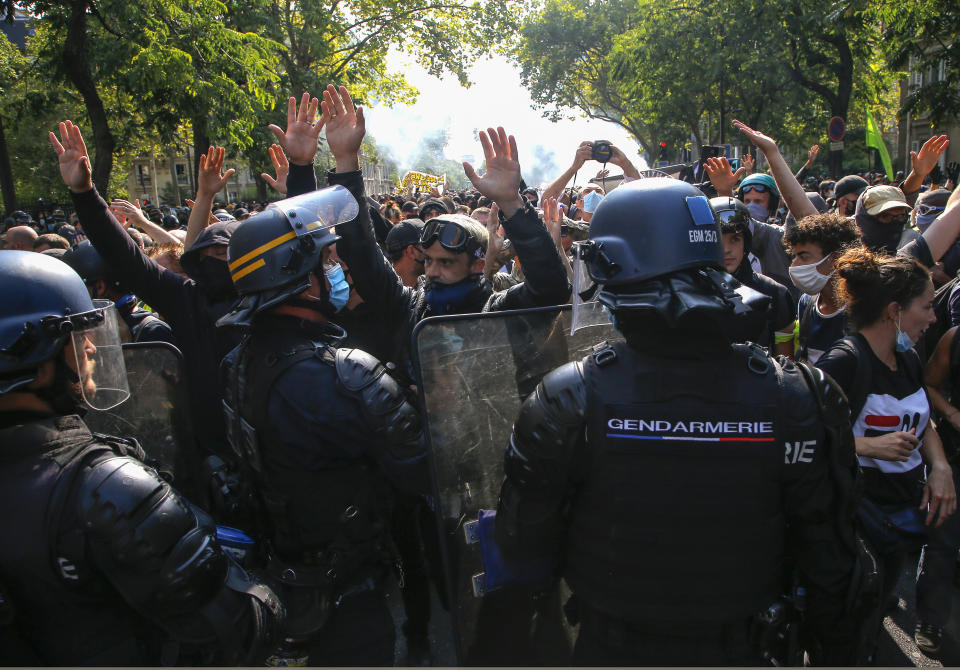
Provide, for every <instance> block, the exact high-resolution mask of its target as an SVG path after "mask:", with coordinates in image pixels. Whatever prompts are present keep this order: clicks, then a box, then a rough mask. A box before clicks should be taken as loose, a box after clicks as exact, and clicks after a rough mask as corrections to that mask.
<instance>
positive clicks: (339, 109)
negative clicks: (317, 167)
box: [320, 84, 367, 172]
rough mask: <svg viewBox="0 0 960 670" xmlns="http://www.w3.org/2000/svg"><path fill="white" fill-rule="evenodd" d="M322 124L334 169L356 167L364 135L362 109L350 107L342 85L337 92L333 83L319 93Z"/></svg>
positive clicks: (365, 130) (351, 101)
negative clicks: (334, 165)
mask: <svg viewBox="0 0 960 670" xmlns="http://www.w3.org/2000/svg"><path fill="white" fill-rule="evenodd" d="M320 107H321V108H322V110H323V123H325V124H326V126H327V144H328V145H330V151H331V153H333V157H334V159H335V160H336V161H337V172H350V171H352V170H359V169H360V155H359V154H360V145H361V144H362V143H363V138H364V136H365V135H366V134H367V123H366V121H365V120H364V118H363V108H362V107H354V105H353V99H352V98H351V97H350V93H349V92H347V87H346V86H341V87H340V90H339V91H338V90H337V88H336V87H335V86H334V85H333V84H329V85H328V86H327V90H325V91H324V92H323V102H322V103H320Z"/></svg>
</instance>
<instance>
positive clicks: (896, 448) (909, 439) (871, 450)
mask: <svg viewBox="0 0 960 670" xmlns="http://www.w3.org/2000/svg"><path fill="white" fill-rule="evenodd" d="M916 431H917V429H916V428H911V429H910V432H908V433H905V432H903V431H902V430H897V431H894V432H892V433H886V434H884V435H878V436H876V437H871V438H867V439H868V440H869V443H868V445H867V448H866V449H863V450H860V451H862V453H861V455H862V456H867V457H869V458H878V459H880V460H881V461H901V462H902V461H906V460H907V459H908V458H910V454H912V453H913V450H914V449H916V448H917V445H918V444H920V440H919V439H917V436H916Z"/></svg>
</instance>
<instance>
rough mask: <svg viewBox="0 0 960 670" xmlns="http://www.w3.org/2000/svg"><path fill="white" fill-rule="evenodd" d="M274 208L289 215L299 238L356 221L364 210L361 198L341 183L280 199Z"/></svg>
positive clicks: (273, 205) (274, 204)
mask: <svg viewBox="0 0 960 670" xmlns="http://www.w3.org/2000/svg"><path fill="white" fill-rule="evenodd" d="M270 207H273V208H274V209H279V210H280V211H281V212H283V213H284V214H285V215H286V217H287V221H289V222H290V225H291V226H292V227H293V232H294V233H296V235H297V237H301V236H303V235H306V234H307V233H312V232H314V231H315V230H317V229H318V228H332V227H333V226H336V225H338V224H341V223H346V222H347V221H352V220H353V219H355V218H357V214H359V213H360V205H359V204H358V203H357V199H356V198H354V197H353V195H352V194H351V193H350V191H348V190H347V189H345V188H344V187H343V186H340V185H339V184H338V185H336V186H330V187H327V188H322V189H320V190H319V191H312V192H311V193H304V194H303V195H298V196H295V197H293V198H287V199H286V200H279V201H277V202H274V203H271V204H270Z"/></svg>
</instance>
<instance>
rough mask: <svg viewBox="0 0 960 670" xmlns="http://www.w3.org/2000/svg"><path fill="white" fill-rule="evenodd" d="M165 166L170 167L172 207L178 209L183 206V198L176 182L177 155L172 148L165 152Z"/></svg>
mask: <svg viewBox="0 0 960 670" xmlns="http://www.w3.org/2000/svg"><path fill="white" fill-rule="evenodd" d="M167 164H168V165H169V167H170V183H171V184H173V197H174V198H175V199H176V201H175V202H174V203H173V204H174V206H176V207H179V206H180V205H182V204H183V198H182V197H181V195H180V183H179V182H178V181H177V154H176V152H175V151H174V150H173V147H171V148H170V149H168V150H167Z"/></svg>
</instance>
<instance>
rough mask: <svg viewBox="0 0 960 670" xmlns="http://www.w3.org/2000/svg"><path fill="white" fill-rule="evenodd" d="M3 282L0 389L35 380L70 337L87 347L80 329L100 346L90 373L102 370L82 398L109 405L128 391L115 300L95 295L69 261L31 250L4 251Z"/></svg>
mask: <svg viewBox="0 0 960 670" xmlns="http://www.w3.org/2000/svg"><path fill="white" fill-rule="evenodd" d="M0 285H3V286H4V287H5V288H6V290H7V293H6V295H5V297H4V299H3V300H2V301H0V394H2V393H9V392H11V391H14V390H16V389H18V388H20V387H22V386H25V385H27V384H29V383H30V382H32V381H34V380H35V379H36V378H37V367H38V366H39V365H40V364H41V363H43V362H44V361H47V360H50V359H51V358H53V357H54V356H56V355H57V354H58V353H59V352H60V350H61V349H62V348H63V346H64V345H65V344H66V342H67V340H68V339H69V338H71V337H73V338H74V347H75V350H76V349H77V348H78V347H80V346H83V345H82V344H81V343H78V341H77V339H76V338H77V336H78V335H80V334H81V333H82V334H84V335H86V336H87V337H89V338H90V339H92V340H93V341H94V342H96V349H97V350H98V351H97V362H96V365H95V366H93V370H95V371H94V372H91V375H92V376H96V375H101V376H100V377H99V378H98V379H97V384H95V385H94V386H95V387H97V391H96V392H95V393H94V394H88V392H87V391H86V390H83V393H84V399H85V400H87V402H88V404H89V405H90V406H91V407H95V408H97V409H106V408H108V407H107V406H109V407H112V406H115V405H116V404H119V403H120V402H122V401H123V400H125V399H126V398H127V397H128V396H129V390H128V389H127V386H126V374H125V372H124V367H123V354H122V350H121V349H120V342H119V336H118V335H117V322H116V311H115V310H114V309H113V304H112V303H110V302H109V301H102V300H98V301H93V300H91V299H90V294H89V293H87V287H86V286H85V285H84V283H83V280H82V279H81V278H80V276H79V275H78V274H77V273H76V272H74V271H73V270H72V269H71V268H70V266H68V265H67V264H65V263H63V262H61V261H59V260H57V259H56V258H52V257H50V256H46V255H44V254H38V253H34V252H31V251H5V252H3V253H2V254H0ZM90 331H96V332H95V333H91V332H90ZM87 346H89V344H87ZM101 356H106V358H101ZM78 369H79V368H78ZM103 375H107V376H109V380H107V377H106V376H103ZM83 386H84V385H81V388H82V389H83ZM96 396H99V398H97V397H96Z"/></svg>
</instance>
